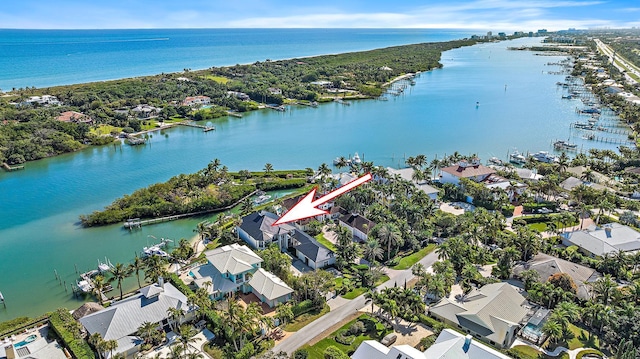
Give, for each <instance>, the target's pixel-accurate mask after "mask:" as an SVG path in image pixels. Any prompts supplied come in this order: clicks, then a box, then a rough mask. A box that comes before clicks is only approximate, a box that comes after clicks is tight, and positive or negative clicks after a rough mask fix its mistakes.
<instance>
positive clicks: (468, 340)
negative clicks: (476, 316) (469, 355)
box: [462, 334, 473, 353]
mask: <svg viewBox="0 0 640 359" xmlns="http://www.w3.org/2000/svg"><path fill="white" fill-rule="evenodd" d="M472 338H473V337H472V336H471V334H467V336H466V337H464V345H463V346H462V350H463V351H464V352H465V353H466V352H468V351H469V348H470V347H471V339H472Z"/></svg>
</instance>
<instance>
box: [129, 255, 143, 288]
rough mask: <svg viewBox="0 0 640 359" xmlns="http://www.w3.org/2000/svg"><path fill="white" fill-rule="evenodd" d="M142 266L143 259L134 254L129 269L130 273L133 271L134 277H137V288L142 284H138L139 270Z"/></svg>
mask: <svg viewBox="0 0 640 359" xmlns="http://www.w3.org/2000/svg"><path fill="white" fill-rule="evenodd" d="M144 268H145V264H144V260H142V258H140V257H138V255H136V256H135V258H134V259H133V262H131V264H129V270H130V271H131V272H132V273H135V274H136V278H137V279H138V288H142V284H140V271H142V270H144Z"/></svg>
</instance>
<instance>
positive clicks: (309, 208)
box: [272, 173, 372, 226]
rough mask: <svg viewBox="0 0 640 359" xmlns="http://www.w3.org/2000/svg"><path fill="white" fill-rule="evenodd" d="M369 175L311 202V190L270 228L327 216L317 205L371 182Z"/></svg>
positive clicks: (314, 192)
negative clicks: (318, 216)
mask: <svg viewBox="0 0 640 359" xmlns="http://www.w3.org/2000/svg"><path fill="white" fill-rule="evenodd" d="M371 178H372V177H371V173H367V174H366V175H364V176H362V177H360V178H358V179H355V180H353V181H351V182H349V183H347V184H345V185H344V186H342V187H340V188H338V189H336V190H335V191H331V192H329V193H327V194H325V195H324V196H322V197H320V198H318V199H316V200H315V201H313V197H314V196H315V195H316V188H314V189H312V190H311V192H309V193H308V194H307V195H306V196H304V198H302V199H301V200H300V202H298V203H296V205H295V206H293V207H291V209H290V210H289V211H288V212H287V213H285V214H284V215H283V216H282V217H280V218H279V219H278V220H277V221H276V222H275V223H274V224H272V226H277V225H279V224H282V223H288V222H293V221H297V220H299V219H305V218H309V217H314V216H317V215H320V214H327V213H329V212H327V211H325V210H323V209H318V208H316V207H318V206H319V205H321V204H323V203H325V202H329V201H330V200H332V199H334V198H336V197H338V196H340V195H342V194H344V193H346V192H348V191H350V190H352V189H354V188H356V187H358V186H360V185H361V184H363V183H365V182H368V181H371Z"/></svg>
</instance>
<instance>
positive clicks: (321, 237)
mask: <svg viewBox="0 0 640 359" xmlns="http://www.w3.org/2000/svg"><path fill="white" fill-rule="evenodd" d="M315 238H316V239H317V240H318V242H320V244H322V245H323V246H325V247H327V248H329V249H330V250H332V251H333V252H334V253H336V252H338V250H337V249H336V246H335V245H334V244H333V243H331V242H329V240H328V239H326V238H324V233H320V234H318V235H317V236H316V237H315Z"/></svg>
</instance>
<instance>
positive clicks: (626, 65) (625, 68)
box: [594, 39, 640, 84]
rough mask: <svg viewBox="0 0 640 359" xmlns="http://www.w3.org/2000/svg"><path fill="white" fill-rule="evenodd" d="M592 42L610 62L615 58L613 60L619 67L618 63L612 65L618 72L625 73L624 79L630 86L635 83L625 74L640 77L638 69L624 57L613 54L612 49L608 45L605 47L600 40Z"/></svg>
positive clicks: (639, 69)
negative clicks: (629, 73)
mask: <svg viewBox="0 0 640 359" xmlns="http://www.w3.org/2000/svg"><path fill="white" fill-rule="evenodd" d="M594 41H595V42H596V45H597V46H598V48H599V49H600V51H602V52H603V53H604V54H605V55H606V56H608V57H609V59H610V60H612V59H613V58H614V56H615V60H616V61H617V62H618V63H620V64H621V65H619V64H618V63H615V62H614V64H613V65H614V66H615V67H616V68H618V70H620V71H622V72H624V73H625V77H626V79H627V80H628V81H629V83H631V84H635V83H637V81H636V80H634V79H633V78H632V77H631V76H629V75H628V74H627V72H632V73H633V74H634V75H636V76H640V68H638V67H637V66H635V65H634V64H633V63H631V62H629V61H627V60H626V59H625V58H624V57H622V56H620V55H618V54H615V52H614V51H613V49H612V48H611V47H610V46H609V45H607V44H605V43H604V42H602V41H600V39H594Z"/></svg>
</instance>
